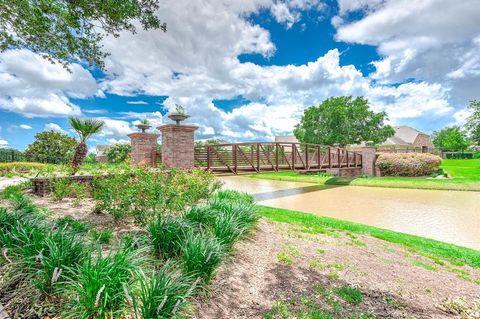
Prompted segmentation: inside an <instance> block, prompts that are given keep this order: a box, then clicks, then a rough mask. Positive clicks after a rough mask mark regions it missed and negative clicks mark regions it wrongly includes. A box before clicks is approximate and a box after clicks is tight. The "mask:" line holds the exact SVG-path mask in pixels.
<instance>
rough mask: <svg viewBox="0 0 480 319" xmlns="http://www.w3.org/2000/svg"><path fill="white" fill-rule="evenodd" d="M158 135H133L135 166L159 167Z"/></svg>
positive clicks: (131, 137) (133, 160)
mask: <svg viewBox="0 0 480 319" xmlns="http://www.w3.org/2000/svg"><path fill="white" fill-rule="evenodd" d="M158 136H159V135H158V134H151V133H132V134H129V135H128V137H130V139H131V140H132V162H133V164H135V165H142V166H144V165H145V166H153V167H156V166H157V139H158Z"/></svg>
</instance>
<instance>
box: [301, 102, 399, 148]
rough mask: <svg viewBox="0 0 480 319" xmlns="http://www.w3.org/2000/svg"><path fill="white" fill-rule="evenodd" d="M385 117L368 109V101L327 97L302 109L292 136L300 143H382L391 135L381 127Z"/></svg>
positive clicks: (384, 127)
mask: <svg viewBox="0 0 480 319" xmlns="http://www.w3.org/2000/svg"><path fill="white" fill-rule="evenodd" d="M385 120H387V114H386V113H385V112H379V113H375V112H373V111H372V110H370V108H369V105H368V100H367V99H365V98H363V97H357V98H352V97H351V96H340V97H331V98H329V99H327V100H325V101H323V102H322V103H321V104H320V105H319V106H312V107H309V108H308V109H306V110H305V111H304V113H303V117H302V119H301V120H300V123H298V124H297V125H296V126H295V129H294V131H293V132H294V134H295V136H296V137H297V139H298V140H299V141H301V142H304V143H313V144H323V145H333V144H339V145H340V146H346V145H349V144H359V143H361V142H373V143H374V144H378V143H381V142H384V141H385V140H386V139H387V138H388V137H390V136H392V135H393V134H395V130H394V129H393V127H391V126H390V125H385Z"/></svg>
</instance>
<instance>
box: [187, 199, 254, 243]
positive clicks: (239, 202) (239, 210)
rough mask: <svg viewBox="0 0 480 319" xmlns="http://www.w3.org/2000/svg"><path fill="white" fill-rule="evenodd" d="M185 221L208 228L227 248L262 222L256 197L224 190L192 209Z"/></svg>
mask: <svg viewBox="0 0 480 319" xmlns="http://www.w3.org/2000/svg"><path fill="white" fill-rule="evenodd" d="M185 218H186V219H189V220H191V221H192V222H195V223H198V224H199V225H200V227H201V228H206V229H208V230H209V231H210V232H211V234H212V235H213V236H215V237H216V238H217V239H218V240H219V241H220V242H221V243H222V244H223V245H224V246H225V247H226V248H227V249H231V248H232V247H233V245H234V244H235V242H237V241H238V240H239V239H241V238H242V237H243V236H244V235H245V234H246V233H247V232H248V231H249V230H250V229H252V228H253V227H254V225H255V224H256V222H257V221H258V219H259V215H258V213H257V208H256V206H255V204H254V203H253V198H252V197H251V196H250V195H248V194H245V193H240V192H236V191H230V190H227V191H220V192H218V193H217V194H215V196H214V197H213V198H212V199H211V200H209V201H208V202H207V203H205V204H202V205H198V206H196V207H192V208H190V209H189V210H188V211H187V213H186V214H185Z"/></svg>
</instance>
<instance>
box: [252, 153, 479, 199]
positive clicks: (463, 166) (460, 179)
mask: <svg viewBox="0 0 480 319" xmlns="http://www.w3.org/2000/svg"><path fill="white" fill-rule="evenodd" d="M441 167H442V168H443V169H444V170H445V171H446V172H447V173H448V174H449V175H450V176H451V177H452V178H450V179H433V178H417V177H358V178H342V177H333V176H325V175H323V174H297V173H295V172H292V171H281V172H272V173H263V174H253V175H250V177H252V178H260V179H272V180H281V181H294V182H309V183H318V184H324V185H354V186H372V187H392V188H419V189H444V190H470V191H480V159H473V160H443V162H442V165H441Z"/></svg>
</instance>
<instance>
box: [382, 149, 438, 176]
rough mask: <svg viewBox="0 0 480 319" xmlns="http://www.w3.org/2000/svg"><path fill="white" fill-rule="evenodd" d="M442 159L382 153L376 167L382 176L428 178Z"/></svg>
mask: <svg viewBox="0 0 480 319" xmlns="http://www.w3.org/2000/svg"><path fill="white" fill-rule="evenodd" d="M441 163H442V159H441V158H440V157H439V156H437V155H433V154H428V153H382V154H380V155H379V156H378V158H377V164H376V165H377V167H378V168H379V169H380V172H381V173H382V176H409V177H414V176H428V175H431V174H432V173H433V172H435V171H436V170H437V169H438V167H439V166H440V164H441Z"/></svg>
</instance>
